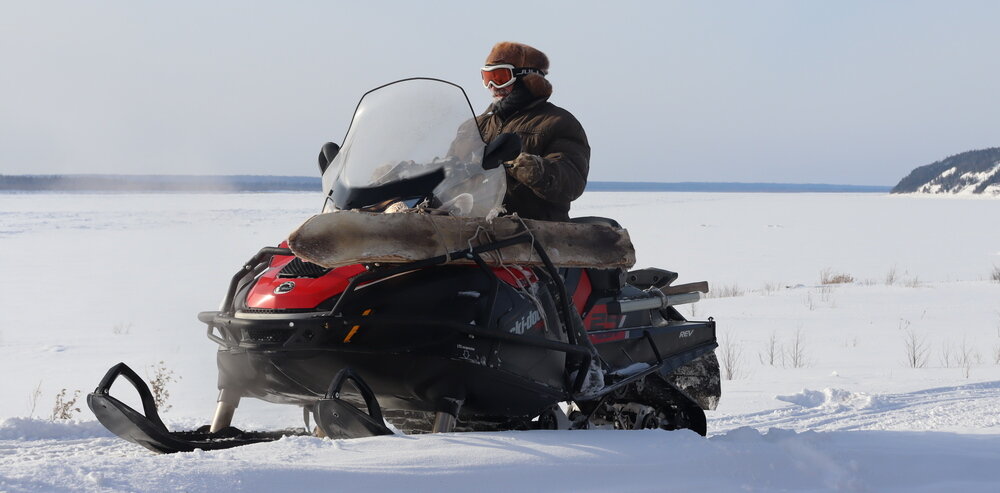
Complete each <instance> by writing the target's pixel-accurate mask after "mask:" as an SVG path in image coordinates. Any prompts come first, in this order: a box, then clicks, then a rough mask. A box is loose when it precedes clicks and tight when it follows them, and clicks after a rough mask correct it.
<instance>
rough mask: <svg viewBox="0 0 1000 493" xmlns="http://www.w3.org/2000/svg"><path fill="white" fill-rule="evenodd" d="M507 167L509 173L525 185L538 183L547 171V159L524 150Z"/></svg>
mask: <svg viewBox="0 0 1000 493" xmlns="http://www.w3.org/2000/svg"><path fill="white" fill-rule="evenodd" d="M510 164H511V165H510V167H509V168H507V173H509V174H510V176H513V177H514V179H515V180H517V181H519V182H521V183H524V184H525V185H534V184H537V183H538V182H539V181H541V179H542V175H543V174H544V173H545V159H543V158H542V157H541V156H536V155H534V154H528V153H526V152H522V153H521V154H518V156H517V158H515V159H514V160H513V161H511V163H510Z"/></svg>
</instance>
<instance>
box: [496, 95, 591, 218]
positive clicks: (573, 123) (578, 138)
mask: <svg viewBox="0 0 1000 493" xmlns="http://www.w3.org/2000/svg"><path fill="white" fill-rule="evenodd" d="M496 109H497V108H496V105H490V107H489V108H487V110H486V113H483V114H482V115H479V116H478V117H476V123H477V124H478V125H479V131H480V133H482V135H483V140H485V141H486V142H490V141H492V140H493V139H494V138H496V136H497V135H499V134H501V133H505V132H510V133H516V134H518V135H519V136H520V137H521V145H522V147H521V150H522V152H526V153H529V154H535V155H538V156H541V157H542V158H544V160H545V163H544V173H543V174H542V176H541V178H539V180H538V181H537V182H535V183H528V184H524V183H520V182H518V181H517V180H514V179H513V178H512V177H511V176H510V175H507V197H506V198H505V199H504V206H505V207H506V209H507V212H508V213H515V212H516V213H518V215H520V216H521V217H523V218H527V219H541V220H545V221H568V220H569V203H570V202H571V201H573V200H574V199H576V198H577V197H579V196H580V194H582V193H583V189H584V187H586V185H587V173H588V171H589V170H590V145H589V144H588V143H587V134H586V133H584V131H583V126H581V125H580V122H578V121H577V120H576V118H575V117H573V115H572V114H571V113H570V112H568V111H566V110H564V109H562V108H560V107H558V106H556V105H554V104H552V103H550V102H548V101H547V98H541V99H535V100H533V101H531V102H529V103H527V104H525V105H523V106H522V107H520V108H517V109H514V110H511V111H509V113H511V114H510V115H509V116H508V117H506V118H503V117H502V115H501V113H503V112H502V111H496Z"/></svg>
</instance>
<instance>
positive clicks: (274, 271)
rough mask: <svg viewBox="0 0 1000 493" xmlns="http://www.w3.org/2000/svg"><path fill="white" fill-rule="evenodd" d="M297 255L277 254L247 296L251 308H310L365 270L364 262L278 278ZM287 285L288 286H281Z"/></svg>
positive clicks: (333, 294)
mask: <svg viewBox="0 0 1000 493" xmlns="http://www.w3.org/2000/svg"><path fill="white" fill-rule="evenodd" d="M294 258H295V257H290V256H288V257H286V256H275V257H274V259H273V260H272V261H271V267H269V268H268V269H267V270H266V271H264V273H263V274H262V275H261V276H260V277H259V278H257V282H256V283H255V284H254V286H253V287H252V288H250V293H249V294H248V295H247V307H248V308H261V309H268V310H288V309H308V308H315V307H316V305H319V304H320V303H322V302H324V301H326V300H327V299H329V298H330V297H331V296H336V295H338V294H340V293H342V292H343V291H344V289H345V288H346V287H347V283H348V282H350V279H351V278H352V277H354V276H356V275H358V274H360V273H362V272H364V271H365V268H364V267H363V266H361V265H348V266H345V267H338V268H336V269H333V270H331V271H330V272H327V273H326V274H325V275H324V276H322V277H318V278H315V279H313V278H308V277H301V278H295V277H291V278H289V277H278V274H279V273H280V272H281V269H283V268H284V267H285V265H287V264H288V263H289V262H291V261H292V260H293V259H294ZM282 285H284V288H282V289H278V288H279V287H281V286H282Z"/></svg>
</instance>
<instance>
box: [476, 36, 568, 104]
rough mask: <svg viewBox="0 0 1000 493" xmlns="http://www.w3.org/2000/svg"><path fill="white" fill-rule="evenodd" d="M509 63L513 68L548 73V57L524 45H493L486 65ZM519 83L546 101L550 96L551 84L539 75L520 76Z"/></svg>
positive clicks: (504, 42) (505, 42)
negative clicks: (522, 83)
mask: <svg viewBox="0 0 1000 493" xmlns="http://www.w3.org/2000/svg"><path fill="white" fill-rule="evenodd" d="M501 63H509V64H511V65H513V66H515V67H526V68H537V69H538V70H541V71H542V73H543V74H547V73H549V57H547V56H545V53H542V52H541V51H538V50H536V49H534V48H532V47H530V46H528V45H526V44H521V43H514V42H511V41H501V42H499V43H497V44H495V45H493V49H492V50H491V51H490V55H489V56H488V57H486V65H497V64H501ZM521 81H522V82H524V86H525V87H526V88H528V91H529V92H531V94H533V95H535V96H536V97H539V98H544V99H548V97H549V96H551V95H552V84H550V83H549V81H548V80H546V79H545V77H543V76H542V75H539V74H528V75H522V76H521Z"/></svg>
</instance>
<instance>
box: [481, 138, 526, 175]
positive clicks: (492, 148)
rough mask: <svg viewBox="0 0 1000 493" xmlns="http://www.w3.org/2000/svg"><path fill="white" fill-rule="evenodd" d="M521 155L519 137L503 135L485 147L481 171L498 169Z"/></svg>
mask: <svg viewBox="0 0 1000 493" xmlns="http://www.w3.org/2000/svg"><path fill="white" fill-rule="evenodd" d="M520 153H521V137H520V136H519V135H517V134H511V133H504V134H500V135H497V138H495V139H493V141H492V142H490V143H489V144H487V145H486V152H485V153H484V154H483V169H494V168H499V167H500V165H501V164H503V162H504V161H510V160H512V159H514V158H516V157H517V155H518V154H520Z"/></svg>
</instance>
